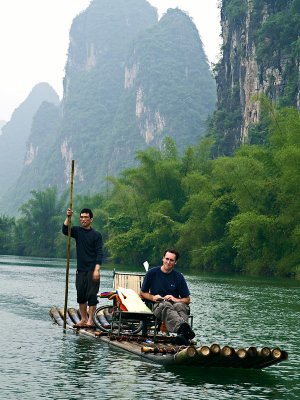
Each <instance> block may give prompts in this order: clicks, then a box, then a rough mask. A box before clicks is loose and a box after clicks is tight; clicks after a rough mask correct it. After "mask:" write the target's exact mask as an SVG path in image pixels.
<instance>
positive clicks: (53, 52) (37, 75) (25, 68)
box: [0, 0, 220, 121]
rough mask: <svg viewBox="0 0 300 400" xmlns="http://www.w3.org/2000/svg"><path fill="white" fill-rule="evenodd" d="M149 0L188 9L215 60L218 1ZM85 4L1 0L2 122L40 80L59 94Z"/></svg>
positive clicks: (71, 0)
mask: <svg viewBox="0 0 300 400" xmlns="http://www.w3.org/2000/svg"><path fill="white" fill-rule="evenodd" d="M112 1H113V0H112ZM148 1H149V3H151V4H152V5H153V6H155V7H156V8H157V9H158V12H159V15H160V16H161V15H162V14H163V13H164V12H165V11H166V10H167V9H168V8H175V7H179V8H180V9H182V10H184V11H187V12H188V14H189V15H190V16H191V17H192V18H193V21H194V23H195V24H196V25H197V28H198V31H199V33H200V36H201V39H202V42H203V44H204V49H205V52H206V54H207V57H208V60H209V61H210V62H212V63H214V62H216V61H217V57H218V55H219V49H220V23H219V19H220V18H219V14H220V12H219V11H220V10H219V9H218V8H217V3H219V0H148ZM89 4H90V0H0V51H1V64H0V65H1V66H0V121H1V120H5V121H8V120H9V119H10V117H11V114H12V112H13V111H14V109H15V108H17V107H18V106H19V105H20V104H21V102H22V101H24V100H25V98H26V97H27V96H28V94H29V93H30V91H31V89H32V88H33V86H34V85H36V84H37V83H39V82H48V83H49V84H50V85H51V86H52V87H53V88H54V89H55V90H56V91H57V93H58V94H59V96H60V97H61V96H62V79H63V76H64V67H65V63H66V59H67V51H68V44H69V30H70V27H71V23H72V20H73V18H74V17H75V16H76V15H77V14H79V13H80V12H81V11H82V10H84V9H85V8H86V7H87V6H88V5H89Z"/></svg>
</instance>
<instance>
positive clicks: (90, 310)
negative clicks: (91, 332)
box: [86, 306, 96, 326]
mask: <svg viewBox="0 0 300 400" xmlns="http://www.w3.org/2000/svg"><path fill="white" fill-rule="evenodd" d="M95 311H96V306H89V318H88V321H87V323H86V324H87V325H90V326H94V325H95V324H94V321H93V315H94V312H95Z"/></svg>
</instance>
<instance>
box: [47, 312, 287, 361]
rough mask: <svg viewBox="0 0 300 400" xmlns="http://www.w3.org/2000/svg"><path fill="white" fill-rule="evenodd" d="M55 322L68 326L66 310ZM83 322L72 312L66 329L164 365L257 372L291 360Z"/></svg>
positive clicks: (274, 352)
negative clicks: (187, 343) (114, 330)
mask: <svg viewBox="0 0 300 400" xmlns="http://www.w3.org/2000/svg"><path fill="white" fill-rule="evenodd" d="M49 314H50V316H51V318H52V319H53V321H54V322H55V323H56V324H58V325H60V326H62V327H63V325H64V310H63V309H60V308H57V307H55V306H53V307H52V308H51V309H50V312H49ZM79 321H80V315H79V312H78V311H77V310H76V309H75V308H69V309H68V310H67V316H66V324H67V325H66V328H67V329H70V330H73V331H74V332H75V333H78V334H81V335H86V336H91V337H94V338H95V339H97V340H100V341H103V342H105V343H107V344H109V345H111V346H114V347H118V348H121V349H123V350H126V351H128V352H130V353H133V354H136V355H138V356H139V357H142V358H143V359H146V360H148V361H151V362H155V363H158V364H162V365H188V366H193V367H205V368H206V367H221V368H246V369H249V368H253V369H263V368H266V367H269V366H271V365H274V364H277V363H279V362H282V361H284V360H287V359H288V353H287V352H286V351H284V350H282V349H280V348H273V349H271V348H269V347H263V348H257V347H249V348H247V349H245V348H238V349H234V348H233V347H231V346H228V345H225V346H221V345H219V344H216V343H214V344H211V345H202V346H199V347H197V345H196V344H194V345H190V346H178V345H176V344H174V337H173V336H160V335H157V336H156V338H155V341H154V337H153V335H152V336H151V335H147V337H143V336H142V335H120V336H117V335H115V334H107V333H104V332H102V331H100V330H97V329H88V328H80V329H78V328H75V327H74V324H76V323H78V322H79Z"/></svg>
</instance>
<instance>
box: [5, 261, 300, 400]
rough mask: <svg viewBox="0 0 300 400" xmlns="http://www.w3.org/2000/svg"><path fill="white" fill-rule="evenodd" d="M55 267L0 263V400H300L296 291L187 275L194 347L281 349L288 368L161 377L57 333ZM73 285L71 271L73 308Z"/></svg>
mask: <svg viewBox="0 0 300 400" xmlns="http://www.w3.org/2000/svg"><path fill="white" fill-rule="evenodd" d="M47 263H49V266H47ZM59 263H60V261H59V260H58V261H57V260H29V259H23V258H19V259H15V258H14V259H13V258H11V259H10V258H9V257H6V258H4V257H0V319H1V321H5V326H4V325H3V326H2V329H1V335H0V344H1V349H2V351H1V363H0V391H1V398H5V399H8V400H21V399H22V400H23V399H31V400H40V399H41V398H47V399H48V400H51V399H60V400H77V399H78V400H79V399H80V400H82V399H85V398H90V397H92V398H99V397H101V399H104V400H105V399H113V398H118V399H122V400H127V399H128V400H135V399H137V400H138V399H140V398H145V399H162V400H165V399H168V400H172V399H176V400H178V399H181V398H188V399H197V400H208V399H218V400H223V399H224V400H225V399H230V400H235V399H236V400H240V399H243V400H258V399H259V400H261V399H277V400H282V399H287V400H293V399H299V398H300V393H299V392H300V382H299V374H300V366H299V359H300V350H299V338H298V333H299V311H300V306H299V287H300V282H298V283H295V282H291V283H290V284H289V283H287V282H286V280H283V281H282V282H281V281H280V280H274V281H273V280H255V279H252V278H251V279H248V278H238V279H237V278H234V277H233V278H232V277H228V276H227V277H222V278H220V277H216V276H215V277H207V276H206V277H205V276H195V275H189V274H187V279H188V282H189V285H190V288H191V294H192V299H193V302H192V313H193V315H194V330H195V331H196V333H197V336H196V339H197V341H198V345H204V344H211V343H214V342H218V343H220V344H222V345H225V344H229V345H232V346H234V347H249V346H252V345H254V346H266V345H267V346H270V347H275V346H279V347H282V348H284V349H285V350H287V351H288V352H289V359H288V360H287V361H286V362H283V363H282V364H279V365H275V366H273V367H271V368H269V369H267V370H263V371H254V370H234V369H231V370H229V369H228V370H227V369H225V370H224V369H197V370H195V369H193V368H184V369H183V368H179V367H177V368H174V367H172V368H170V367H168V368H165V367H162V366H160V365H155V364H152V363H149V362H145V361H144V360H141V359H140V358H139V357H138V356H134V355H131V354H129V353H126V352H123V351H122V350H119V349H113V348H111V347H109V346H108V345H107V344H104V343H102V342H101V341H99V340H95V339H92V338H86V337H82V336H78V335H75V334H73V333H72V332H70V331H69V332H67V333H64V332H63V330H62V329H61V328H59V327H57V326H56V325H53V324H52V322H51V320H50V318H49V314H48V312H49V309H50V307H51V306H52V305H53V304H56V305H58V306H63V301H64V288H65V282H64V279H65V270H64V268H63V267H64V262H62V263H61V265H60V264H59ZM38 265H42V266H43V267H42V268H41V267H38ZM74 281H75V270H74V268H71V270H70V285H69V304H70V306H72V307H73V306H75V307H76V291H75V285H74ZM111 287H112V270H111V269H107V270H106V269H103V272H102V277H101V290H103V291H104V290H110V289H111Z"/></svg>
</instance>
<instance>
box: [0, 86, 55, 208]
mask: <svg viewBox="0 0 300 400" xmlns="http://www.w3.org/2000/svg"><path fill="white" fill-rule="evenodd" d="M45 101H47V102H50V103H53V104H56V105H58V104H59V97H58V95H57V93H56V92H55V91H54V89H53V88H52V87H51V86H50V85H49V84H48V83H39V84H37V85H36V86H35V87H34V88H33V89H32V91H31V92H30V94H29V95H28V97H27V98H26V99H25V100H24V102H23V103H22V104H21V105H20V106H19V107H18V108H17V109H16V110H15V111H14V112H13V114H12V117H11V120H10V121H9V122H7V123H6V124H5V125H4V126H3V127H2V135H1V136H0V152H1V157H0V170H1V174H0V196H3V195H4V194H5V193H6V192H7V190H8V188H9V187H10V186H11V185H12V184H13V183H14V182H15V181H16V179H17V178H18V177H19V176H20V174H21V172H22V169H23V167H24V156H25V149H26V142H27V140H28V139H29V137H30V134H31V126H32V119H33V117H34V115H35V113H36V112H37V110H38V109H39V107H40V106H41V104H42V103H43V102H45ZM4 209H6V205H5V204H4Z"/></svg>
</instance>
